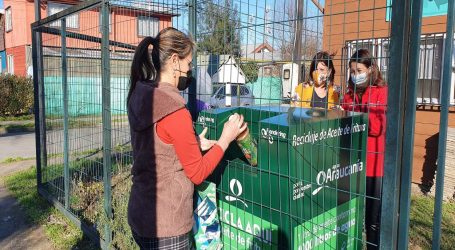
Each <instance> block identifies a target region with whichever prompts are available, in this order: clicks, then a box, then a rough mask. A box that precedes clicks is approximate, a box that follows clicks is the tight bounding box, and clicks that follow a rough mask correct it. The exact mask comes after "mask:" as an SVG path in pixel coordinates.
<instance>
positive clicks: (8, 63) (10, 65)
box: [6, 55, 14, 74]
mask: <svg viewBox="0 0 455 250" xmlns="http://www.w3.org/2000/svg"><path fill="white" fill-rule="evenodd" d="M6 67H7V70H8V73H9V74H14V56H13V55H8V56H7V57H6Z"/></svg>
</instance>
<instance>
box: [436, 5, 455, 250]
mask: <svg viewBox="0 0 455 250" xmlns="http://www.w3.org/2000/svg"><path fill="white" fill-rule="evenodd" d="M454 15H455V4H454V1H449V6H448V8H447V32H446V40H445V49H444V62H443V64H442V65H444V66H443V69H442V73H443V75H442V88H441V118H440V122H439V143H438V145H439V148H438V167H437V173H436V196H435V198H436V199H435V203H434V224H433V242H432V243H433V244H432V249H433V250H436V249H440V245H441V219H442V199H443V191H444V173H445V165H446V146H447V145H446V144H447V126H448V118H449V105H450V96H449V95H450V83H451V78H452V69H451V67H452V55H453V54H452V53H453V32H454V24H453V22H454V21H455V20H454Z"/></svg>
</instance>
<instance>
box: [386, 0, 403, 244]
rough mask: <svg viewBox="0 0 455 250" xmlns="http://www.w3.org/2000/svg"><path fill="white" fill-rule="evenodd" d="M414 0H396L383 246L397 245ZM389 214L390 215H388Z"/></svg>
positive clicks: (388, 116)
mask: <svg viewBox="0 0 455 250" xmlns="http://www.w3.org/2000/svg"><path fill="white" fill-rule="evenodd" d="M410 7H411V0H402V1H393V2H392V19H391V21H392V23H391V28H392V30H391V38H390V55H391V57H390V63H389V68H390V70H389V75H388V77H387V79H389V86H388V88H389V89H388V97H387V98H388V105H387V106H388V107H392V108H390V109H388V110H387V132H386V145H387V146H386V148H385V159H384V161H385V162H384V177H383V190H382V207H381V214H382V215H383V216H381V230H380V249H382V250H390V249H396V248H397V233H398V232H397V230H398V226H397V225H398V198H399V197H398V194H399V193H398V192H399V188H398V187H399V178H398V176H400V170H401V159H402V146H403V144H402V136H403V129H404V124H403V117H404V103H403V102H402V100H405V91H404V86H405V84H403V83H406V81H407V74H406V72H405V71H404V70H402V67H403V66H404V65H407V64H408V62H409V61H408V59H409V58H408V51H409V47H408V39H409V32H410V19H411V11H410V9H411V8H410ZM384 215H387V216H384Z"/></svg>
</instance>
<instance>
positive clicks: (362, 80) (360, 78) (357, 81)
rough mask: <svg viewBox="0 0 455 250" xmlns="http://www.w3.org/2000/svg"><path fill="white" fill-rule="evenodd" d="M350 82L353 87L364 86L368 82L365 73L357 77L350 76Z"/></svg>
mask: <svg viewBox="0 0 455 250" xmlns="http://www.w3.org/2000/svg"><path fill="white" fill-rule="evenodd" d="M351 80H352V82H353V83H354V84H355V85H359V84H364V83H366V82H367V80H368V74H367V72H363V73H362V74H358V75H355V74H351Z"/></svg>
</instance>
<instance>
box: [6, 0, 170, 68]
mask: <svg viewBox="0 0 455 250" xmlns="http://www.w3.org/2000/svg"><path fill="white" fill-rule="evenodd" d="M54 2H59V3H64V4H70V3H79V1H70V0H60V1H54ZM45 3H47V2H44V1H43V4H42V5H41V18H45V17H47V13H48V8H47V4H45ZM4 7H5V9H6V8H8V7H11V11H12V28H13V29H12V30H11V31H10V32H6V34H5V47H6V48H7V54H8V53H9V54H13V55H14V68H15V71H14V72H15V74H17V75H25V72H26V61H27V60H26V59H27V58H26V49H25V47H26V46H27V45H31V43H32V38H31V27H30V25H31V24H32V23H33V22H35V9H34V8H35V5H34V3H33V1H29V0H22V1H19V0H15V1H11V0H5V1H4ZM111 12H112V15H111V18H112V19H111V22H112V24H113V27H112V29H111V33H110V40H113V41H118V42H123V43H128V44H138V43H139V42H140V41H141V40H142V37H138V35H137V18H136V15H137V14H134V12H132V11H131V10H127V9H120V8H113V9H112V10H111ZM78 15H79V22H78V24H79V27H78V28H77V29H71V28H68V29H67V30H68V31H69V32H76V33H81V34H85V35H90V36H94V37H98V38H100V37H101V32H100V18H99V12H98V9H92V10H88V11H83V12H79V14H78ZM156 17H158V18H160V30H161V29H163V28H165V27H169V26H172V19H171V17H170V16H169V15H156ZM42 41H43V46H56V47H60V46H61V37H60V36H56V35H50V34H43V40H42ZM66 44H67V47H72V48H83V49H98V50H99V49H100V47H101V44H99V43H94V42H90V41H82V40H78V39H73V38H67V40H66ZM8 51H9V52H8Z"/></svg>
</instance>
